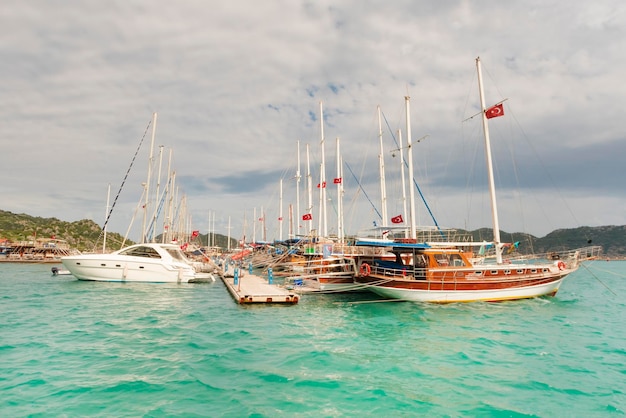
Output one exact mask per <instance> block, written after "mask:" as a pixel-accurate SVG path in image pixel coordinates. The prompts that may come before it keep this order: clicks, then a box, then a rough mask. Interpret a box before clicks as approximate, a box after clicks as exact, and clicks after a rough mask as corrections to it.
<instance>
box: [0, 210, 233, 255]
mask: <svg viewBox="0 0 626 418" xmlns="http://www.w3.org/2000/svg"><path fill="white" fill-rule="evenodd" d="M101 231H102V227H101V226H100V225H98V224H96V223H95V222H94V221H92V220H88V219H83V220H80V221H76V222H65V221H61V220H59V219H57V218H40V217H35V216H30V215H26V214H23V213H20V214H15V213H12V212H7V211H3V210H0V240H2V239H8V240H9V241H14V242H17V241H30V240H34V239H35V238H51V237H55V238H57V239H62V240H65V241H67V242H68V244H69V245H70V246H72V247H73V248H76V249H78V250H80V251H93V250H94V248H99V247H97V246H100V247H101V246H102V236H101ZM123 239H124V237H123V235H121V234H118V233H115V232H107V250H110V251H113V250H119V249H120V246H121V244H122V242H123ZM197 239H199V240H200V241H199V242H201V243H206V242H207V236H206V235H200V236H199V237H198V238H197ZM215 243H216V245H217V246H219V247H223V248H226V247H227V243H228V237H225V236H223V235H220V234H215ZM131 244H134V242H132V241H129V240H127V241H126V242H125V245H131ZM236 245H237V240H235V239H231V247H235V246H236Z"/></svg>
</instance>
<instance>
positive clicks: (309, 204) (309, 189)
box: [306, 144, 313, 235]
mask: <svg viewBox="0 0 626 418" xmlns="http://www.w3.org/2000/svg"><path fill="white" fill-rule="evenodd" d="M309 148H310V147H309V144H306V178H307V192H308V201H307V214H309V215H311V214H312V212H313V189H312V187H313V184H312V183H313V178H312V177H311V158H310V155H309V154H310V149H309ZM307 225H308V226H309V228H308V230H307V235H311V229H312V226H313V220H312V219H309V220H307Z"/></svg>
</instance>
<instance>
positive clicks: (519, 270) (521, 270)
mask: <svg viewBox="0 0 626 418" xmlns="http://www.w3.org/2000/svg"><path fill="white" fill-rule="evenodd" d="M515 272H516V273H517V274H524V270H523V269H517V270H516V271H515Z"/></svg>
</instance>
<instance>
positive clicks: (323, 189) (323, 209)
mask: <svg viewBox="0 0 626 418" xmlns="http://www.w3.org/2000/svg"><path fill="white" fill-rule="evenodd" d="M320 126H321V145H322V169H321V173H320V200H321V202H320V211H321V216H320V218H321V219H320V222H323V223H322V224H321V226H322V228H323V229H322V233H323V236H324V238H326V237H327V236H328V217H327V211H326V161H325V156H324V111H323V109H322V102H320Z"/></svg>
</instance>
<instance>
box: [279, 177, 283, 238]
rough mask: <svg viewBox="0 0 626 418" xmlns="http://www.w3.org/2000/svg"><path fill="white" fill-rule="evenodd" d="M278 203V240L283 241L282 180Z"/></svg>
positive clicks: (281, 180) (281, 181)
mask: <svg viewBox="0 0 626 418" xmlns="http://www.w3.org/2000/svg"><path fill="white" fill-rule="evenodd" d="M278 200H279V203H278V239H279V240H280V241H282V240H283V179H280V197H279V199H278Z"/></svg>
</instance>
